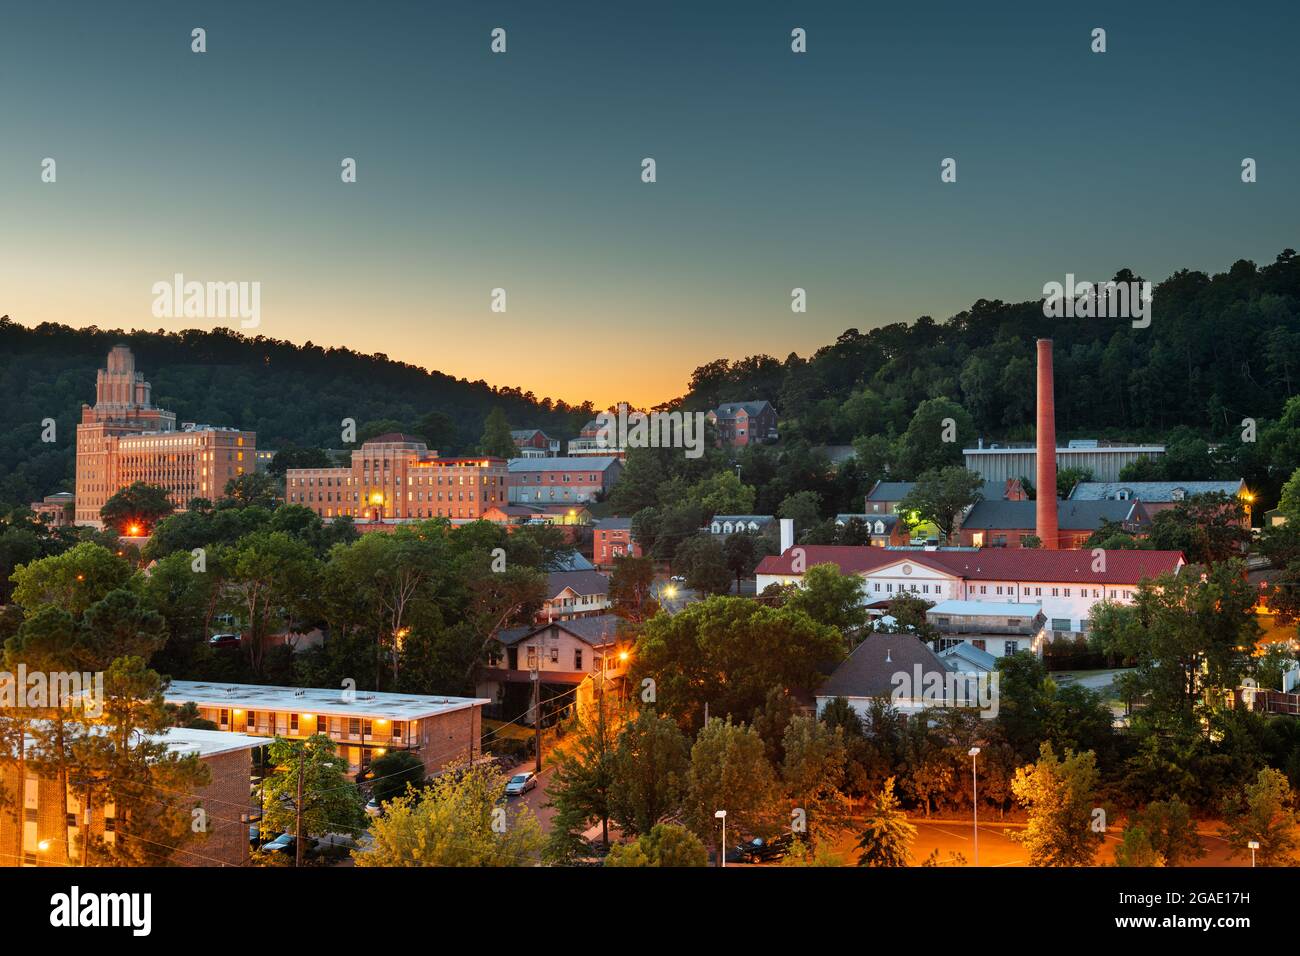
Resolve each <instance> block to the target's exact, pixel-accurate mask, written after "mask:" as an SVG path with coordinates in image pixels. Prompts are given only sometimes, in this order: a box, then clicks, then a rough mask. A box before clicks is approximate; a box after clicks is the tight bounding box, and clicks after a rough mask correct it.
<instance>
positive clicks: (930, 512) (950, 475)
mask: <svg viewBox="0 0 1300 956" xmlns="http://www.w3.org/2000/svg"><path fill="white" fill-rule="evenodd" d="M983 489H984V479H983V478H982V477H980V475H979V473H978V472H974V471H969V470H968V469H966V468H963V467H961V466H960V465H950V466H948V467H945V468H937V469H931V470H930V471H925V472H922V473H921V474H920V475H919V476H918V477H917V479H916V484H915V485H914V486H913V487H912V490H911V491H909V492H908V493H907V494H906V495H905V496H904V497H903V500H902V501H900V502H899V503H898V512H899V513H900V514H906V513H912V512H915V513H916V514H917V515H919V516H920V517H921V519H922V520H924V521H929V522H932V523H933V524H934V526H935V527H936V528H938V529H939V531H940V532H942V534H943V536H944V540H945V541H947V540H950V539H951V538H952V531H953V528H954V527H955V526H956V522H957V517H958V516H959V515H960V514H961V513H962V511H964V510H965V509H966V508H968V507H969V506H971V505H973V504H974V503H975V502H976V501H978V500H979V499H980V496H981V495H982V494H983Z"/></svg>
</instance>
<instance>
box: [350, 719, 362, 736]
mask: <svg viewBox="0 0 1300 956" xmlns="http://www.w3.org/2000/svg"><path fill="white" fill-rule="evenodd" d="M360 735H361V718H360V717H349V718H348V736H349V737H359V736H360Z"/></svg>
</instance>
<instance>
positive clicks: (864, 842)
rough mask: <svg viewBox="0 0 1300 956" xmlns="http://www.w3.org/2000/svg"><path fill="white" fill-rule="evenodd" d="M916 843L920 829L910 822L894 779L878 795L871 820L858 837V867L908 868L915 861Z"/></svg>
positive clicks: (869, 812)
mask: <svg viewBox="0 0 1300 956" xmlns="http://www.w3.org/2000/svg"><path fill="white" fill-rule="evenodd" d="M914 842H916V827H914V826H912V824H910V823H908V821H907V814H905V813H904V812H903V809H902V807H901V806H899V803H898V797H896V796H895V795H894V778H893V777H890V778H888V779H887V780H886V781H885V785H884V787H882V788H881V790H880V792H879V793H878V794H876V797H875V799H874V800H873V801H872V804H871V808H870V810H869V811H868V813H867V819H866V821H865V824H864V826H863V828H862V835H861V836H860V837H859V838H858V849H859V850H861V851H862V853H861V854H860V855H859V856H858V866H893V867H897V866H907V865H908V864H909V862H910V860H911V855H912V844H913V843H914Z"/></svg>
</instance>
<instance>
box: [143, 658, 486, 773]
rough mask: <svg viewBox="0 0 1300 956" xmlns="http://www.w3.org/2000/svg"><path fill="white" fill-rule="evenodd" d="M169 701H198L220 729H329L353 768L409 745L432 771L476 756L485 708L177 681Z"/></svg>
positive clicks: (369, 694)
mask: <svg viewBox="0 0 1300 956" xmlns="http://www.w3.org/2000/svg"><path fill="white" fill-rule="evenodd" d="M164 697H165V699H166V700H167V702H168V703H172V704H177V705H181V704H185V703H193V704H195V705H196V706H197V707H198V709H199V713H200V714H201V715H202V716H203V717H204V718H206V719H207V720H210V721H212V722H213V723H215V724H216V725H217V727H218V729H219V730H223V731H229V732H233V733H239V734H248V735H250V736H254V737H276V736H279V737H289V738H293V739H302V738H305V737H311V736H312V735H314V734H325V735H326V736H328V737H329V738H330V739H331V740H333V741H335V743H336V744H337V746H338V751H339V754H340V756H342V757H344V758H345V759H346V760H347V762H348V768H349V770H351V771H354V772H355V771H358V770H361V769H362V768H364V767H368V766H369V765H370V761H371V760H372V759H373V758H375V757H381V756H383V755H384V754H385V753H387V752H388V751H389V750H410V751H412V752H413V753H414V754H415V755H416V756H418V757H419V758H420V759H421V760H422V761H423V762H424V767H425V770H426V771H427V772H429V773H433V772H434V771H435V770H438V769H441V768H442V767H443V766H445V765H446V764H448V763H452V762H454V761H457V760H465V759H469V758H472V757H474V756H477V754H478V747H479V738H480V737H481V735H482V732H483V705H485V704H489V703H491V701H488V700H481V699H478V698H473V697H442V696H438V695H434V694H391V693H383V692H377V691H361V690H357V691H353V692H351V693H348V692H345V691H344V690H334V689H325V688H307V687H275V686H264V685H261V684H218V683H208V682H204V681H186V680H177V681H172V683H171V686H170V687H168V688H167V691H166V693H165V694H164Z"/></svg>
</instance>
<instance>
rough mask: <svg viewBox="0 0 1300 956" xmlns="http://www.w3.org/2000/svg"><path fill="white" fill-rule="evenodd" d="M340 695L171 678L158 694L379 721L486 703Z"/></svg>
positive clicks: (485, 701)
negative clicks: (348, 698)
mask: <svg viewBox="0 0 1300 956" xmlns="http://www.w3.org/2000/svg"><path fill="white" fill-rule="evenodd" d="M343 694H344V691H343V688H338V689H334V688H325V687H276V686H272V685H264V684H226V683H220V682H216V681H194V680H174V681H172V682H171V686H169V687H168V688H167V690H166V691H165V692H164V693H163V698H164V699H165V700H166V701H167V702H168V703H171V704H184V703H186V702H188V701H193V702H194V703H195V704H200V705H203V706H208V707H229V708H240V709H241V710H288V711H299V712H301V713H308V714H328V715H330V716H332V717H372V718H374V717H378V718H383V719H385V720H419V719H420V718H421V717H433V716H436V715H438V714H446V713H451V712H452V711H455V710H465V709H466V708H470V707H481V706H484V705H486V704H490V703H492V701H490V700H488V699H487V698H485V697H444V696H440V695H438V694H390V693H385V692H382V691H373V690H354V691H352V700H351V701H345V700H344V698H343Z"/></svg>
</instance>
